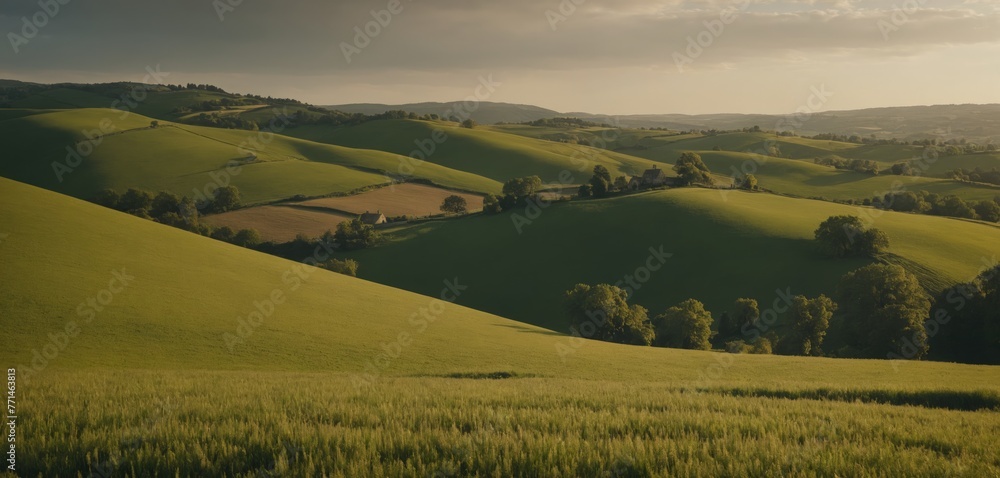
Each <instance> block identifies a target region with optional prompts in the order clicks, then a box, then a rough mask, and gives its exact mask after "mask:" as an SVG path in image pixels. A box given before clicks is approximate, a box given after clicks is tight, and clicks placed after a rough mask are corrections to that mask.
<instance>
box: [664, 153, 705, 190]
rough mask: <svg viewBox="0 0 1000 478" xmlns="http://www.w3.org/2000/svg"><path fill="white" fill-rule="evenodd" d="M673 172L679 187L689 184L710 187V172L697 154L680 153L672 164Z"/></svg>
mask: <svg viewBox="0 0 1000 478" xmlns="http://www.w3.org/2000/svg"><path fill="white" fill-rule="evenodd" d="M674 172H675V173H677V179H678V183H679V185H681V186H688V185H691V184H707V185H711V184H713V183H714V182H715V181H713V180H712V171H710V170H709V169H708V166H706V165H705V162H704V161H702V159H701V156H700V155H699V154H698V153H691V152H687V153H682V154H681V157H680V158H677V162H675V163H674Z"/></svg>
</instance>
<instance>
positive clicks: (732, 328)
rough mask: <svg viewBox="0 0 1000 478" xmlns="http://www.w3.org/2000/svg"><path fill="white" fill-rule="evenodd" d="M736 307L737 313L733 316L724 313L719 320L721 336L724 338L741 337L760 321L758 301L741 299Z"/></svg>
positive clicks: (737, 301) (737, 300)
mask: <svg viewBox="0 0 1000 478" xmlns="http://www.w3.org/2000/svg"><path fill="white" fill-rule="evenodd" d="M734 306H735V307H734V308H735V312H734V313H733V314H732V315H730V314H729V313H728V312H724V313H723V314H722V316H721V317H720V318H719V334H720V335H722V336H723V337H738V336H741V335H743V334H744V333H745V332H744V331H745V330H748V329H749V328H751V327H753V326H754V324H755V323H757V319H760V308H759V307H758V306H757V301H756V300H754V299H748V298H739V299H736V303H735V304H734Z"/></svg>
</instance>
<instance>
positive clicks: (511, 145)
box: [286, 120, 651, 184]
mask: <svg viewBox="0 0 1000 478" xmlns="http://www.w3.org/2000/svg"><path fill="white" fill-rule="evenodd" d="M435 129H440V130H441V131H443V132H444V133H445V134H446V135H447V139H446V140H445V141H443V142H442V143H441V144H438V145H436V150H435V151H434V153H433V154H431V155H430V156H429V157H427V161H429V162H433V163H436V164H440V165H442V166H447V167H449V168H452V169H457V170H460V171H467V172H470V173H474V174H478V175H481V176H485V177H488V178H490V179H493V180H496V181H500V182H503V181H506V180H507V179H510V178H513V177H518V176H528V175H533V174H537V175H539V176H540V177H541V178H542V180H543V181H546V182H556V181H557V180H558V178H559V174H560V173H561V172H562V171H569V172H570V173H572V175H573V179H572V181H565V182H572V183H577V184H578V183H582V182H585V181H587V180H588V179H590V176H591V171H592V170H593V168H594V166H595V165H597V164H601V165H604V166H605V167H607V168H608V170H610V171H611V174H612V175H613V176H617V175H620V174H626V175H634V174H636V173H637V172H641V171H642V170H644V169H646V168H648V167H649V166H650V164H651V163H650V161H647V160H643V159H640V158H636V157H634V156H628V155H623V154H619V153H615V152H612V151H606V150H601V149H596V148H590V147H587V146H580V145H572V144H566V143H556V142H552V141H544V140H538V139H534V138H528V137H525V136H518V135H514V134H507V133H502V132H497V131H495V130H494V129H492V128H476V129H471V130H470V129H466V128H461V127H458V126H457V125H456V124H455V123H447V122H430V121H417V120H390V121H371V122H367V123H363V124H361V125H358V126H354V127H350V128H342V129H333V128H330V127H324V126H310V127H300V128H294V129H290V130H288V131H287V132H286V134H288V135H292V136H297V137H302V138H305V139H309V140H312V141H317V142H322V143H331V144H340V145H344V146H349V147H354V148H370V149H378V150H382V151H389V152H392V153H396V154H402V155H410V154H411V153H413V152H414V151H419V149H418V148H417V145H416V144H415V142H418V141H425V140H430V139H431V138H432V137H433V136H432V135H433V132H434V130H435Z"/></svg>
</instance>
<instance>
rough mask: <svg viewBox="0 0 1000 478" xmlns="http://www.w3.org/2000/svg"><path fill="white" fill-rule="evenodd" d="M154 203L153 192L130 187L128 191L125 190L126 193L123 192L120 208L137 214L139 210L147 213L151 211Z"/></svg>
mask: <svg viewBox="0 0 1000 478" xmlns="http://www.w3.org/2000/svg"><path fill="white" fill-rule="evenodd" d="M152 205H153V195H152V194H150V193H149V192H147V191H142V190H139V189H134V188H129V189H128V191H125V194H122V197H121V200H119V201H118V209H119V210H121V211H125V212H128V213H130V214H136V213H138V212H139V211H142V212H144V213H145V212H147V211H149V208H150V206H152Z"/></svg>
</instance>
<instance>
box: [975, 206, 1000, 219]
mask: <svg viewBox="0 0 1000 478" xmlns="http://www.w3.org/2000/svg"><path fill="white" fill-rule="evenodd" d="M975 210H976V214H977V215H978V216H979V219H982V220H984V221H988V222H1000V205H998V204H997V203H996V201H979V202H977V203H976V206H975Z"/></svg>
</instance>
